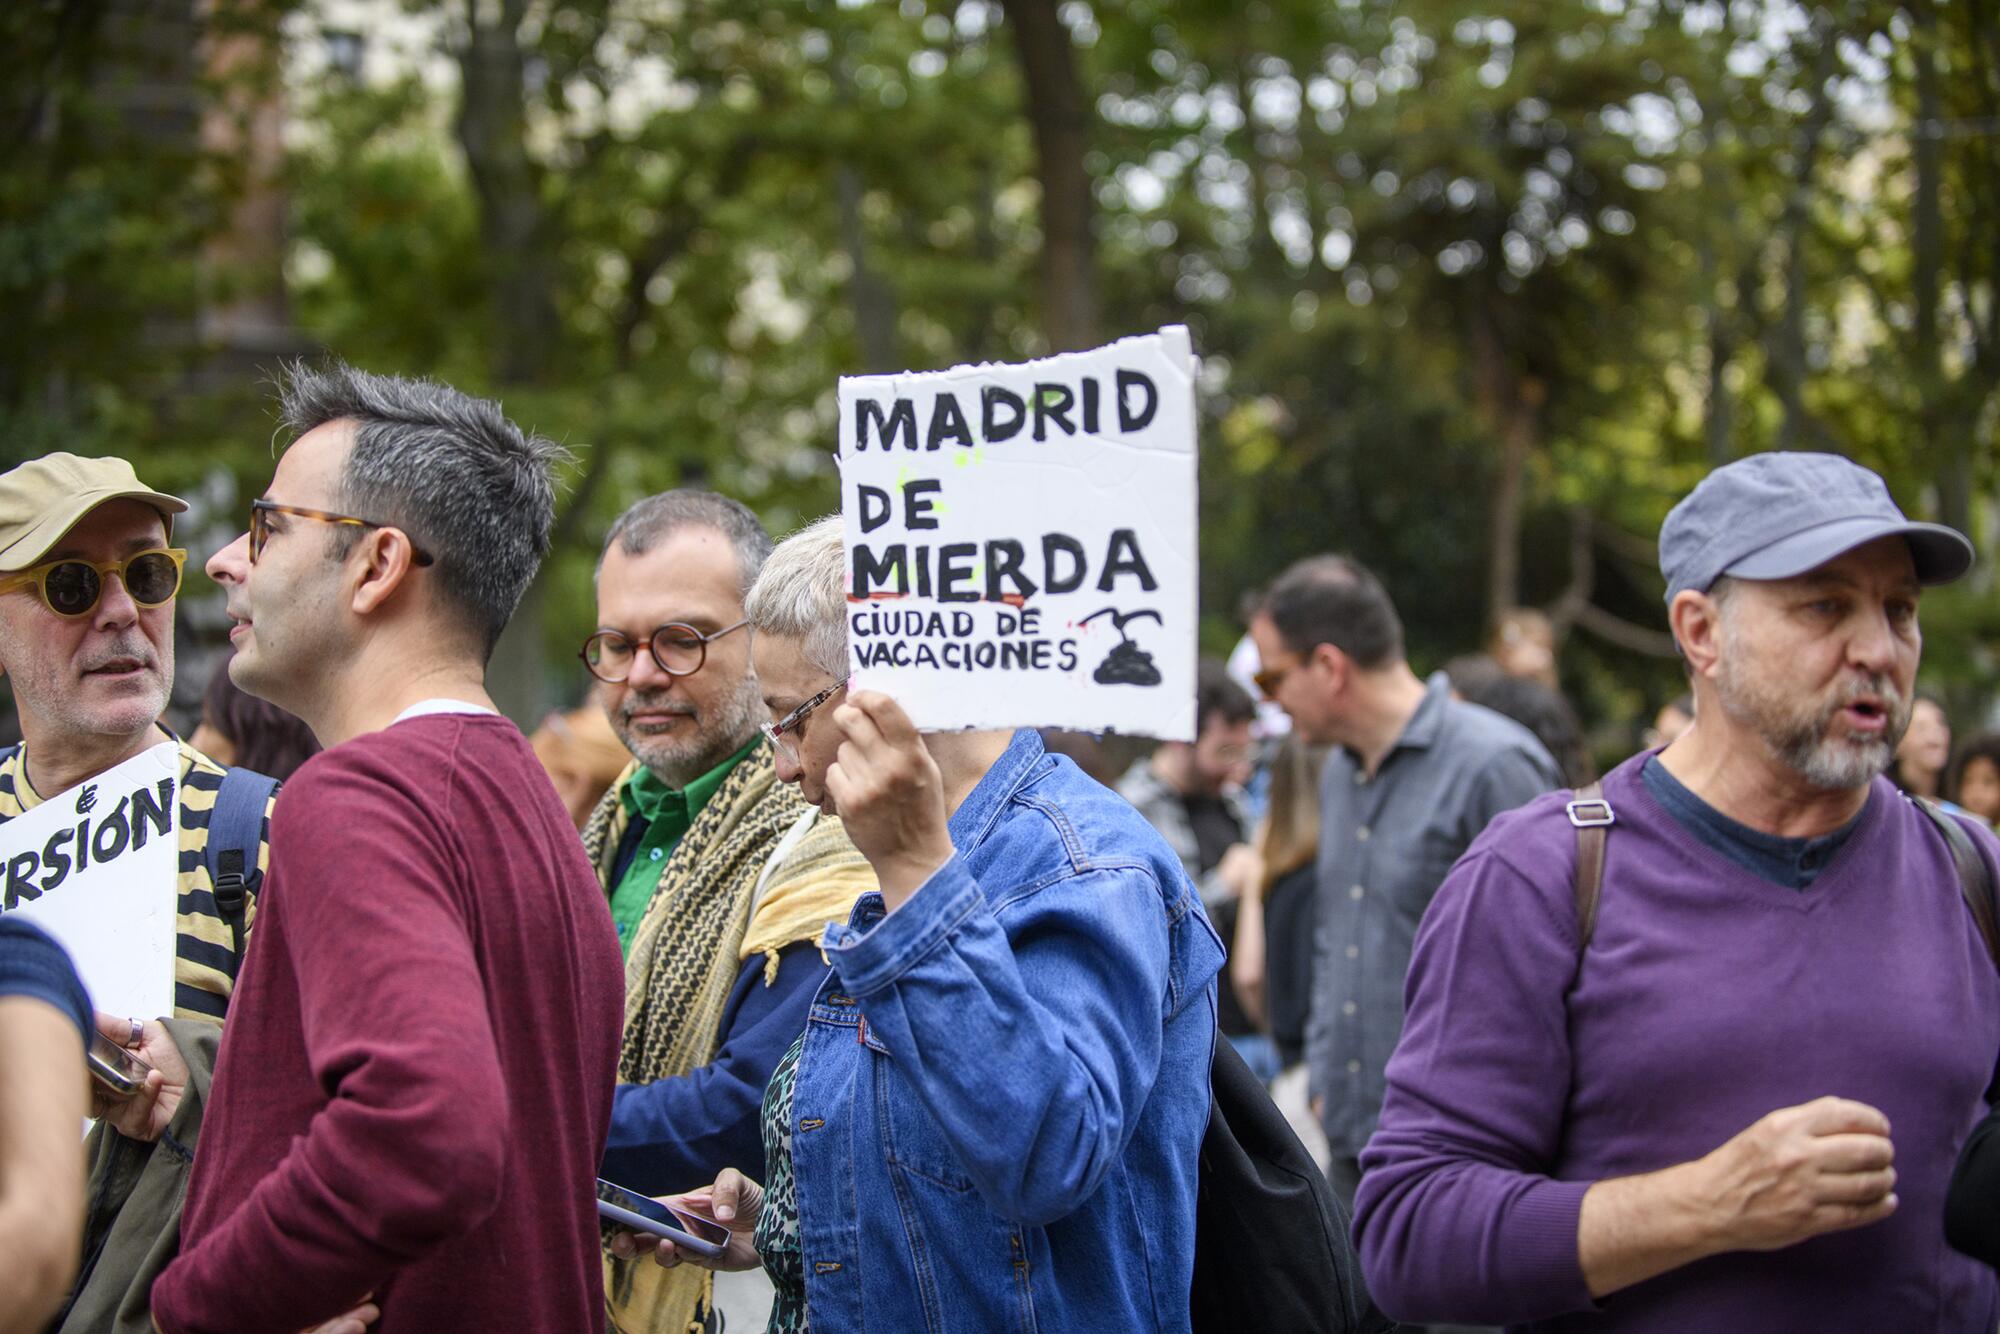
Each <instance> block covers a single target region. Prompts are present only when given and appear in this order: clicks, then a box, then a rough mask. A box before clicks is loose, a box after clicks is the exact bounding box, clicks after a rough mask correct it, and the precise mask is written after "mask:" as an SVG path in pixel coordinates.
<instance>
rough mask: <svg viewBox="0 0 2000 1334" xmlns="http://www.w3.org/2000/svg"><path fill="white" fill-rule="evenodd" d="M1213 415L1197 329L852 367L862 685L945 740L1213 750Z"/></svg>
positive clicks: (853, 600) (850, 573)
mask: <svg viewBox="0 0 2000 1334" xmlns="http://www.w3.org/2000/svg"><path fill="white" fill-rule="evenodd" d="M1194 414H1195V405H1194V357H1193V353H1192V351H1191V349H1190V346H1189V342H1188V333H1187V330H1186V329H1184V328H1182V327H1180V326H1178V325H1175V326H1172V327H1169V328H1165V329H1162V330H1160V331H1159V332H1158V333H1156V334H1149V335H1146V336H1144V337H1139V338H1126V339H1121V340H1120V341H1118V342H1116V343H1113V344H1111V345H1110V346H1108V347H1101V348H1097V349H1095V350H1094V351H1090V352H1071V353H1065V354H1063V355H1062V356H1056V357H1049V358H1046V359H1045V360H1041V361H1031V362H1027V363H1025V364H1023V365H1018V366H1004V365H990V364H989V365H983V366H959V367H956V368H954V369H952V370H948V371H937V372H932V373H928V374H906V375H868V376H844V377H842V379H841V381H840V495H841V514H842V517H843V519H844V521H845V522H844V527H845V530H846V540H847V593H848V603H847V613H848V615H847V644H848V662H849V667H850V669H851V671H852V672H853V685H854V686H855V687H856V688H859V689H868V690H881V691H885V692H886V693H888V694H889V695H891V696H893V697H894V698H895V699H896V700H897V702H898V703H900V704H901V705H902V706H903V708H904V710H905V711H906V712H908V713H909V715H910V717H911V719H912V720H913V721H914V722H915V723H916V724H917V726H918V727H920V728H923V729H925V730H929V731H947V730H952V729H956V728H969V727H982V728H984V727H992V728H999V727H1064V728H1072V729H1076V730H1081V731H1092V732H1102V731H1116V732H1124V733H1131V734H1137V735H1144V736H1155V737H1162V738H1166V739H1170V740H1180V741H1192V740H1194V732H1195V715H1194V691H1195V682H1194V676H1195V609H1196V590H1195V571H1196V565H1195V415H1194Z"/></svg>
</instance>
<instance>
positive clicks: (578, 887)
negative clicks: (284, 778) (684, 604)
mask: <svg viewBox="0 0 2000 1334" xmlns="http://www.w3.org/2000/svg"><path fill="white" fill-rule="evenodd" d="M283 409H284V416H285V420H286V422H287V424H288V425H289V426H290V427H291V428H292V429H293V430H295V431H297V432H299V433H300V434H299V438H298V440H297V442H296V443H295V444H293V445H292V446H291V448H290V449H289V450H287V451H286V453H285V455H284V457H283V458H282V459H281V460H280V462H279V464H278V468H277V473H276V476H275V477H274V478H273V479H272V482H271V486H270V489H269V491H268V492H267V493H266V495H265V497H264V499H262V500H259V501H257V502H255V503H254V505H253V506H252V514H251V526H250V532H249V533H248V534H247V535H246V536H245V537H242V538H238V539H237V540H236V541H235V542H234V543H232V544H231V545H230V546H229V547H228V548H226V549H225V550H224V551H222V552H221V553H219V554H218V555H217V556H216V557H215V558H214V559H213V560H212V561H211V562H210V563H209V573H210V574H211V575H213V576H214V577H215V578H216V580H217V581H218V582H220V583H222V584H223V585H224V586H225V587H226V588H227V589H228V591H229V613H230V616H231V617H232V618H233V619H234V621H235V622H236V625H235V628H234V629H233V630H232V631H231V632H230V638H231V640H232V641H233V642H234V644H235V646H236V656H235V660H234V662H233V664H232V667H231V675H232V677H233V678H234V679H235V681H236V683H237V684H238V685H240V686H242V687H243V688H244V689H245V690H248V691H250V692H251V693H252V694H256V695H259V696H262V697H263V698H265V699H268V700H270V701H271V702H273V703H275V704H278V705H280V706H281V707H283V708H286V709H288V710H290V711H291V712H293V713H296V714H298V715H299V716H300V717H302V718H304V719H305V720H306V721H307V722H308V723H309V724H311V726H312V728H313V731H314V732H315V733H316V734H317V735H318V737H319V739H320V741H321V743H322V744H323V745H324V746H325V747H326V749H325V751H324V752H323V753H321V754H320V755H318V756H316V757H314V758H313V759H312V760H310V761H308V762H307V763H306V765H305V766H304V767H303V768H301V769H300V770H299V771H298V773H297V774H296V775H295V776H294V777H293V779H292V780H291V782H290V783H288V784H287V785H286V787H285V790H284V793H283V795H282V797H281V798H280V800H279V802H278V805H277V812H276V815H275V816H274V818H273V821H272V856H271V867H270V872H269V877H268V879H267V881H266V887H265V892H264V896H263V901H262V904H261V907H260V910H259V912H258V916H257V933H256V936H255V938H254V939H255V942H256V946H255V948H254V949H253V950H251V951H250V954H249V958H248V960H247V961H246V963H245V966H244V970H243V975H242V979H241V981H240V982H239V984H238V985H239V987H240V988H241V990H240V991H239V993H238V1002H237V1004H236V1006H234V1007H232V1013H231V1020H230V1027H229V1029H228V1031H227V1033H226V1034H225V1036H224V1039H223V1043H222V1051H221V1055H220V1058H219V1060H218V1063H217V1066H216V1072H215V1083H214V1087H213V1090H212V1093H211V1100H210V1107H209V1109H208V1113H207V1120H206V1128H205V1130H204V1132H203V1135H202V1144H201V1154H200V1157H199V1159H198V1161H197V1162H196V1164H195V1169H194V1176H193V1180H192V1183H191V1185H190V1187H189V1192H188V1201H187V1209H186V1213H185V1216H184V1219H183V1223H182V1231H181V1255H180V1258H179V1259H178V1260H177V1261H175V1263H174V1264H173V1265H172V1266H171V1267H169V1268H168V1269H167V1271H166V1272H165V1273H164V1274H163V1275H162V1276H161V1278H160V1279H159V1281H158V1282H157V1283H156V1284H155V1285H154V1287H153V1294H152V1297H153V1318H154V1320H155V1322H156V1323H157V1324H158V1326H159V1327H160V1329H162V1330H163V1331H166V1332H167V1334H195V1332H196V1331H200V1332H202V1334H210V1332H214V1331H228V1330H244V1331H249V1330H298V1329H302V1328H306V1327H308V1326H313V1325H316V1324H319V1323H320V1322H324V1321H328V1320H334V1319H336V1318H340V1317H343V1315H345V1316H346V1318H345V1319H342V1320H339V1323H338V1325H337V1326H336V1327H339V1328H349V1329H351V1328H355V1327H357V1325H358V1323H359V1321H361V1320H365V1319H367V1318H369V1317H370V1316H372V1315H374V1313H375V1310H379V1324H378V1325H377V1326H376V1328H377V1329H378V1330H380V1331H383V1334H394V1331H410V1332H411V1334H416V1332H418V1331H422V1332H423V1334H429V1332H430V1331H436V1330H451V1329H466V1330H472V1329H523V1330H551V1331H553V1330H564V1331H569V1330H597V1329H601V1328H602V1327H603V1319H604V1297H603V1289H602V1280H601V1277H600V1265H599V1260H598V1229H597V1222H596V1210H595V1196H594V1191H593V1189H592V1182H593V1179H594V1177H595V1175H596V1166H597V1161H598V1158H599V1156H600V1154H601V1153H602V1151H603V1148H604V1140H605V1130H606V1127H607V1125H608V1123H609V1118H610V1112H611V1090H612V1086H613V1083H614V1079H615V1074H616V1062H617V1057H618V1040H619V1030H620V1026H621V1021H622V1015H623V1000H624V983H623V971H622V969H621V967H620V963H619V957H618V943H617V937H616V936H615V935H614V933H613V930H612V926H611V920H610V915H609V913H608V911H607V910H606V908H605V904H604V896H603V894H602V893H601V892H599V890H598V887H597V880H596V877H595V876H594V875H593V874H592V872H591V868H590V865H589V863H588V862H587V861H586V860H585V859H584V855H583V850H582V848H581V846H580V845H579V844H578V842H577V839H576V832H575V829H574V827H573V826H572V825H571V824H570V821H569V817H568V814H567V813H566V812H565V811H564V809H563V807H562V805H561V803H560V802H559V801H558V800H557V798H556V795H555V793H554V791H553V790H552V789H551V788H550V786H549V783H548V780H547V779H546V778H545V777H544V776H543V773H542V771H541V769H540V767H539V766H538V765H537V764H536V761H535V757H534V755H533V753H532V752H531V751H530V750H529V748H528V744H527V742H526V741H525V740H524V739H523V738H522V736H521V734H520V733H519V732H518V731H517V730H516V729H515V728H514V726H513V724H511V723H509V722H508V721H507V720H506V719H504V718H502V717H500V716H499V715H498V714H497V713H496V712H495V710H494V708H493V705H492V701H491V700H490V699H489V698H488V697H487V694H486V691H485V687H484V684H483V682H484V676H485V664H486V661H487V659H488V657H489V656H490V654H491V652H492V648H493V644H494V641H495V640H496V639H497V638H498V637H499V634H500V631H501V628H502V627H503V626H505V624H506V623H507V619H508V617H509V616H510V615H511V614H512V613H513V610H514V607H515V605H516V603H517V602H518V601H519V599H520V596H521V593H522V590H524V589H525V588H526V587H527V585H528V581H529V580H530V579H531V578H532V577H533V575H534V572H535V569H536V567H537V565H539V563H540V561H541V558H542V556H543V555H544V554H545V553H546V551H547V548H548V541H549V529H550V524H551V520H552V517H553V510H554V494H553V488H552V485H551V479H550V469H551V466H552V464H553V463H554V462H555V461H556V459H557V458H558V457H560V451H559V450H558V449H557V448H556V447H555V446H554V445H552V444H550V443H549V442H547V441H545V440H541V439H539V438H534V437H528V436H524V435H523V434H522V432H521V431H520V430H519V429H518V428H516V427H515V426H514V425H513V424H512V423H511V422H509V421H508V420H507V419H506V418H505V417H504V416H502V415H501V413H500V411H499V409H498V408H497V407H496V406H495V405H493V404H491V403H486V402H481V401H478V400H475V399H471V398H468V397H466V396H465V395H463V394H460V393H458V392H457V391H455V390H452V389H449V388H447V387H444V386H441V385H437V384H431V383H427V382H415V381H408V380H400V379H388V378H384V377H378V376H372V375H366V374H363V373H361V372H358V371H355V370H352V369H351V368H348V367H345V366H339V365H335V366H332V367H330V368H328V369H326V370H323V371H311V370H307V369H305V368H303V367H298V368H293V369H292V370H291V371H290V372H289V374H288V375H287V377H286V383H285V385H284V387H283ZM475 1235H476V1236H477V1237H478V1238H479V1239H480V1242H481V1246H480V1250H481V1253H482V1254H485V1255H488V1256H489V1257H499V1258H498V1260H492V1259H490V1258H489V1260H487V1261H480V1262H476V1263H475V1262H471V1261H469V1260H468V1259H467V1253H466V1252H465V1250H464V1249H463V1248H462V1247H460V1246H455V1245H453V1243H454V1242H461V1241H464V1240H467V1239H469V1238H471V1237H473V1236H475ZM364 1303H366V1304H365V1305H364Z"/></svg>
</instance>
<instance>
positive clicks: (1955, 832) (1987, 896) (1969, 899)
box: [1911, 797, 2000, 964]
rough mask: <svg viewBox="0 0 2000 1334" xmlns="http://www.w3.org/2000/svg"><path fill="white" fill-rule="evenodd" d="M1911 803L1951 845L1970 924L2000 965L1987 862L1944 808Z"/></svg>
mask: <svg viewBox="0 0 2000 1334" xmlns="http://www.w3.org/2000/svg"><path fill="white" fill-rule="evenodd" d="M1911 800H1912V801H1914V802H1916V804H1917V809H1918V810H1920V811H1922V812H1923V813H1924V814H1925V815H1928V816H1930V817H1931V823H1933V824H1935V825H1936V826H1937V827H1938V830H1939V832H1941V833H1942V834H1943V835H1944V841H1945V842H1946V843H1947V844H1949V845H1950V846H1951V859H1952V861H1954V862H1955V863H1957V865H1958V892H1959V893H1961V894H1963V895H1964V896H1965V906H1966V907H1968V908H1970V909H1971V910H1972V921H1973V924H1974V925H1975V926H1977V927H1978V928H1979V938H1980V939H1981V940H1983V941H1985V942H1986V953H1987V954H1988V956H1990V957H1991V958H1992V959H1993V961H1994V962H1995V964H2000V929H1996V927H1995V924H1994V917H1995V912H1994V908H1993V872H1992V871H1991V870H1990V869H1989V868H1988V867H1987V865H1986V859H1985V858H1984V857H1982V856H1980V855H1979V849H1978V848H1976V847H1974V846H1973V843H1972V835H1970V834H1968V833H1966V832H1965V826H1964V825H1962V824H1960V823H1959V822H1958V821H1957V820H1955V819H1953V818H1952V816H1951V815H1950V814H1949V813H1948V812H1946V811H1945V810H1944V808H1943V807H1941V806H1939V805H1938V804H1937V803H1936V802H1934V801H1932V800H1930V799H1929V798H1927V797H1912V798H1911Z"/></svg>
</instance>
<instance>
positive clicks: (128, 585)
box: [0, 547, 187, 621]
mask: <svg viewBox="0 0 2000 1334" xmlns="http://www.w3.org/2000/svg"><path fill="white" fill-rule="evenodd" d="M186 559H187V552H186V551H185V550H184V549H182V548H180V547H155V548H153V549H152V550H150V551H141V552H138V553H136V554H134V555H131V556H127V557H126V558H125V559H124V560H102V561H99V560H52V561H47V562H45V563H44V564H41V565H37V566H34V567H33V568H32V569H27V570H23V571H21V573H19V574H16V575H11V576H9V577H8V578H6V579H0V593H7V592H12V591H13V590H14V589H17V588H26V587H28V586H29V585H31V584H32V585H33V586H34V589H35V591H36V592H37V593H39V594H41V596H42V605H43V606H45V607H47V608H48V609H49V610H50V611H52V612H54V613H55V614H56V615H58V616H60V617H62V618H63V619H65V620H72V621H73V620H75V619H77V618H78V617H80V616H88V615H90V613H91V612H92V611H94V610H96V608H97V603H98V600H99V599H100V598H102V597H103V596H104V579H105V576H106V575H112V574H115V575H117V576H118V580H119V582H120V583H122V584H124V585H125V591H126V593H127V594H129V595H130V596H131V598H132V601H133V602H135V603H137V604H138V605H139V606H140V607H142V608H144V609H145V610H147V611H151V610H152V609H153V608H155V607H159V606H163V605H165V604H166V603H168V602H171V601H173V597H174V594H176V593H178V592H180V591H181V563H182V562H183V561H185V560H186Z"/></svg>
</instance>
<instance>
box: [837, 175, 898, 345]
mask: <svg viewBox="0 0 2000 1334" xmlns="http://www.w3.org/2000/svg"><path fill="white" fill-rule="evenodd" d="M861 195H862V186H861V173H860V172H858V171H856V170H855V169H854V168H853V167H850V166H847V165H845V164H843V165H841V166H838V167H835V168H834V169H833V197H834V204H835V207H836V208H837V209H838V212H839V216H840V246H841V249H843V250H845V251H846V252H847V263H848V268H849V270H850V272H849V275H848V279H847V289H848V293H849V295H850V296H851V297H852V298H853V302H854V332H855V335H856V337H857V339H858V340H859V341H860V343H861V369H863V370H864V371H868V372H871V373H875V374H883V373H888V372H893V371H899V370H905V369H907V367H904V366H901V365H899V364H897V363H898V360H899V359H898V357H897V356H896V294H895V293H894V292H892V291H890V290H889V284H888V282H887V281H885V280H884V279H883V277H882V275H881V274H879V273H877V272H876V271H875V270H874V269H873V268H872V267H870V265H869V263H868V227H867V223H866V221H865V220H864V219H863V218H862V216H861Z"/></svg>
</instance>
